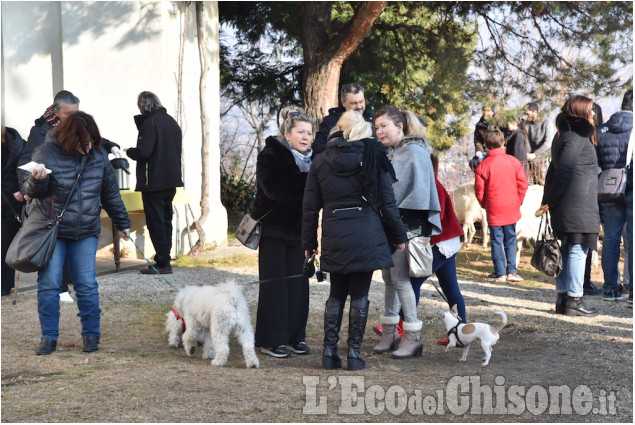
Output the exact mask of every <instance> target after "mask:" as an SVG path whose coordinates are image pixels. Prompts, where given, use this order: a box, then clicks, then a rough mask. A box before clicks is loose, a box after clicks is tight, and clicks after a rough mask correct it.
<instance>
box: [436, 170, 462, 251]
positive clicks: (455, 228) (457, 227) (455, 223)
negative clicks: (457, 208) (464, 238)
mask: <svg viewBox="0 0 635 425" xmlns="http://www.w3.org/2000/svg"><path fill="white" fill-rule="evenodd" d="M434 182H435V183H436V185H437V193H438V194H439V204H440V205H441V228H442V229H443V231H442V232H441V234H440V235H434V236H432V237H431V238H430V243H431V244H433V245H434V244H435V243H437V242H441V241H447V240H448V239H452V238H455V237H457V236H461V235H462V234H463V228H462V227H461V223H460V222H459V219H458V218H456V214H455V213H454V207H453V206H452V200H451V199H450V196H449V195H448V192H447V191H446V190H445V188H444V187H443V185H442V184H441V183H440V182H439V180H437V179H436V178H435V179H434Z"/></svg>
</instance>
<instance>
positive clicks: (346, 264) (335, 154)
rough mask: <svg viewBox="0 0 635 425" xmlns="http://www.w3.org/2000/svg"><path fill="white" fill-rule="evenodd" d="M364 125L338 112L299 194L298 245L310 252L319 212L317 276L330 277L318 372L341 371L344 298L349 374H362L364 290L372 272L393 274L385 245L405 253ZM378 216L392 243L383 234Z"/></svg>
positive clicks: (389, 175)
mask: <svg viewBox="0 0 635 425" xmlns="http://www.w3.org/2000/svg"><path fill="white" fill-rule="evenodd" d="M371 136H372V130H371V126H370V123H368V122H366V121H365V120H364V118H363V116H362V115H361V114H360V113H359V112H356V111H347V112H345V113H344V114H343V115H342V117H341V118H340V120H339V121H338V123H337V125H336V127H335V132H334V133H332V134H331V137H330V139H329V141H328V143H327V145H326V150H325V151H324V152H323V153H322V154H320V155H318V156H317V157H316V159H315V161H314V163H313V164H312V165H311V170H310V171H309V175H308V177H307V183H306V188H305V190H304V202H303V209H304V214H303V223H302V243H303V246H304V249H305V250H306V251H307V254H308V253H311V252H317V247H318V240H317V227H318V215H319V211H320V209H323V211H322V241H321V251H322V254H321V263H322V270H325V271H327V272H330V274H331V291H330V295H329V298H328V300H327V302H326V309H325V312H324V352H323V353H322V366H323V367H324V368H325V369H336V368H340V367H342V361H341V359H340V357H339V356H338V354H337V343H338V340H339V330H340V325H341V323H342V314H343V311H344V305H345V304H346V298H347V296H348V295H350V297H351V305H350V311H349V320H348V356H347V359H348V365H347V366H348V370H359V369H363V368H364V367H365V361H364V358H363V357H362V356H361V354H360V348H361V345H362V339H363V337H364V331H365V329H366V320H367V319H368V305H369V303H368V290H369V288H370V282H371V279H372V275H373V272H374V271H375V270H378V269H387V268H390V267H392V266H393V261H392V256H391V252H390V247H389V244H390V245H397V249H398V250H400V251H403V250H404V248H405V242H406V240H407V237H406V229H405V227H404V225H403V223H402V222H401V219H400V218H399V210H398V209H397V206H396V205H395V195H394V193H393V189H392V182H393V179H394V178H395V172H394V170H393V168H392V165H391V164H390V161H389V160H388V157H387V156H386V150H385V148H384V147H383V146H382V145H381V143H379V142H378V141H377V140H376V139H374V138H371ZM380 211H381V214H382V215H383V217H384V219H385V222H386V226H387V230H388V232H389V234H390V237H391V240H390V241H388V240H387V236H386V233H385V232H384V229H383V227H382V222H381V218H380Z"/></svg>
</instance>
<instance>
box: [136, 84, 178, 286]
mask: <svg viewBox="0 0 635 425" xmlns="http://www.w3.org/2000/svg"><path fill="white" fill-rule="evenodd" d="M137 106H138V107H139V111H141V115H136V116H135V117H134V120H135V123H136V124H137V129H139V136H138V138H137V147H135V148H130V149H128V150H127V151H126V153H127V154H128V156H129V157H130V158H131V159H134V160H135V161H137V186H136V188H135V190H136V191H137V192H141V199H142V200H143V211H144V212H145V215H146V225H147V226H148V232H149V233H150V239H151V240H152V245H153V246H154V250H155V251H156V254H155V256H154V261H155V263H156V264H155V267H156V269H157V270H158V271H159V272H160V273H162V274H170V273H172V266H170V260H171V258H170V251H171V249H172V216H173V211H172V200H173V199H174V195H175V194H176V188H177V187H182V186H183V180H182V179H181V144H182V138H183V136H182V133H181V127H179V125H178V124H177V122H176V121H175V120H174V118H172V117H171V116H169V115H168V113H167V112H166V110H165V108H164V107H163V106H162V105H161V102H160V101H159V98H158V97H157V95H155V94H154V93H151V92H148V91H144V92H141V93H140V94H139V97H138V99H137ZM141 273H142V274H152V273H154V270H153V269H152V267H151V266H149V267H148V268H147V269H142V270H141Z"/></svg>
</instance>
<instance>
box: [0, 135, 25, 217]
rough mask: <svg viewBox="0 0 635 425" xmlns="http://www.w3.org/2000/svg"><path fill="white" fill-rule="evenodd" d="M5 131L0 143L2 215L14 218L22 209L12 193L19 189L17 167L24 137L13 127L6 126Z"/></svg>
mask: <svg viewBox="0 0 635 425" xmlns="http://www.w3.org/2000/svg"><path fill="white" fill-rule="evenodd" d="M6 131H7V133H6V136H5V143H3V144H2V217H4V218H6V219H9V220H15V217H18V216H19V215H20V210H21V209H22V203H21V202H18V200H17V199H15V197H14V196H13V194H14V193H15V192H19V191H20V185H19V183H18V174H17V167H18V159H19V158H20V153H21V152H22V149H24V139H22V136H20V133H18V132H17V131H16V130H15V129H13V128H9V127H6Z"/></svg>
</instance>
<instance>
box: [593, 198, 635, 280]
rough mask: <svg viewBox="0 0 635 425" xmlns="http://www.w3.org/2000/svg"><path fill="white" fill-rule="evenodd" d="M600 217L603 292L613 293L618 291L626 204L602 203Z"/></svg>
mask: <svg viewBox="0 0 635 425" xmlns="http://www.w3.org/2000/svg"><path fill="white" fill-rule="evenodd" d="M600 215H601V218H602V223H604V241H603V243H602V271H603V272H604V292H614V291H618V290H619V282H620V266H619V260H620V245H621V243H622V242H621V241H622V231H623V229H624V224H625V223H626V204H625V203H623V202H605V203H602V208H601V209H600ZM631 237H632V235H631Z"/></svg>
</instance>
